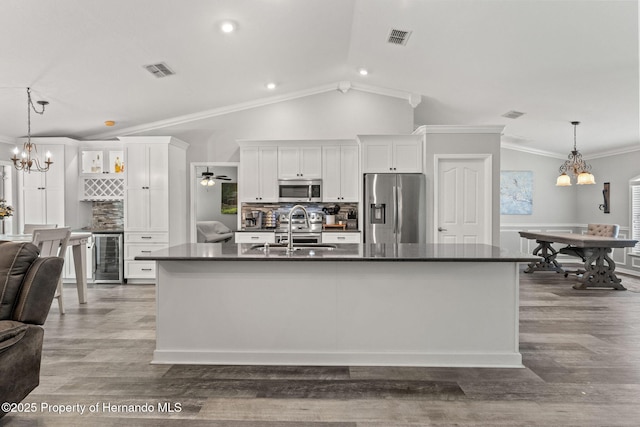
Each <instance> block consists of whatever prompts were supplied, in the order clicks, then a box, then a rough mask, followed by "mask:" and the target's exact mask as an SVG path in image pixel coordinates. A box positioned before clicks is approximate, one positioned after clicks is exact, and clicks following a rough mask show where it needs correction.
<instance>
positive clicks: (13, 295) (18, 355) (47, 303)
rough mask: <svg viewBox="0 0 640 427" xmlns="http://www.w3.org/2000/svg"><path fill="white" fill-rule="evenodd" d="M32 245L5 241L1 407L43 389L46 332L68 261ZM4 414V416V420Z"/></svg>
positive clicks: (1, 251) (0, 272) (0, 266)
mask: <svg viewBox="0 0 640 427" xmlns="http://www.w3.org/2000/svg"><path fill="white" fill-rule="evenodd" d="M38 255H39V254H38V248H37V247H36V246H34V245H33V244H31V243H28V242H8V241H0V402H3V403H4V402H9V403H18V402H20V401H22V399H24V398H25V397H26V396H27V395H28V394H29V393H30V392H31V390H33V389H34V388H36V387H37V386H38V384H39V383H40V360H41V356H42V341H43V336H44V330H43V328H42V326H40V325H42V324H43V323H44V321H45V320H46V318H47V315H48V314H49V309H50V308H51V302H52V301H53V296H54V294H55V292H56V286H57V285H58V279H59V278H60V274H61V273H62V264H63V262H64V260H63V258H59V257H39V256H38ZM4 415H5V410H4V409H3V410H0V417H3V416H4Z"/></svg>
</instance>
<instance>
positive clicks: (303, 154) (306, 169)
mask: <svg viewBox="0 0 640 427" xmlns="http://www.w3.org/2000/svg"><path fill="white" fill-rule="evenodd" d="M298 162H299V165H300V176H301V177H303V178H305V179H320V178H322V149H321V148H320V147H300V148H299V154H298Z"/></svg>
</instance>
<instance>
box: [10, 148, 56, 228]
mask: <svg viewBox="0 0 640 427" xmlns="http://www.w3.org/2000/svg"><path fill="white" fill-rule="evenodd" d="M38 148H39V154H40V155H41V156H43V155H44V153H45V152H47V151H50V152H51V159H52V160H53V164H52V165H51V166H50V168H49V171H47V172H37V171H32V172H19V173H18V182H19V188H20V196H21V197H20V202H19V206H20V208H19V209H20V210H19V212H20V217H21V218H20V219H21V224H22V225H24V224H57V225H58V226H59V227H62V226H64V225H65V218H64V213H65V209H64V205H65V191H64V188H65V157H64V152H65V146H64V145H57V144H55V145H45V144H38ZM19 231H22V230H19Z"/></svg>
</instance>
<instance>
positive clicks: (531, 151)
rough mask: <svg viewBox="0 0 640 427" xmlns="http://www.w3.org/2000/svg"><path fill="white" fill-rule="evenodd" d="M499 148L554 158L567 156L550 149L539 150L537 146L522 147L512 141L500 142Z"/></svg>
mask: <svg viewBox="0 0 640 427" xmlns="http://www.w3.org/2000/svg"><path fill="white" fill-rule="evenodd" d="M500 148H505V149H507V150H513V151H521V152H523V153H529V154H537V155H538V156H545V157H552V158H554V159H565V158H566V157H567V156H566V155H564V154H558V153H554V152H551V151H546V150H539V149H537V148H531V147H522V146H520V145H517V144H514V143H512V142H501V143H500Z"/></svg>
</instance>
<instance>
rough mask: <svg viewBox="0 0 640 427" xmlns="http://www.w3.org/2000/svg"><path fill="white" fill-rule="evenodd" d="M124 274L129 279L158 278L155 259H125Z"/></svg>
mask: <svg viewBox="0 0 640 427" xmlns="http://www.w3.org/2000/svg"><path fill="white" fill-rule="evenodd" d="M124 275H125V277H127V279H152V280H155V278H156V262H155V261H125V262H124Z"/></svg>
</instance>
